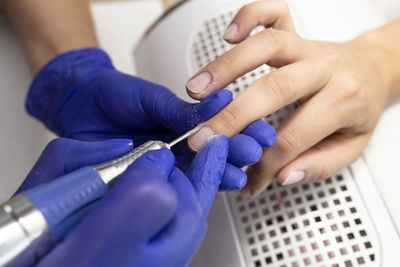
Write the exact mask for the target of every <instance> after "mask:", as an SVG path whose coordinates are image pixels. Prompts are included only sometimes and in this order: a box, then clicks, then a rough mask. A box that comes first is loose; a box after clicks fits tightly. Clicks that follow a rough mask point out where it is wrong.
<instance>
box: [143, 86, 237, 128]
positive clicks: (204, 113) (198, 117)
mask: <svg viewBox="0 0 400 267" xmlns="http://www.w3.org/2000/svg"><path fill="white" fill-rule="evenodd" d="M165 90H167V89H165ZM168 92H169V91H168ZM169 93H170V92H169ZM171 94H172V93H171ZM164 95H165V94H164ZM232 98H233V96H232V93H231V92H230V91H228V90H221V91H219V92H215V93H213V94H210V95H209V96H207V97H206V98H204V99H203V100H202V101H201V102H200V103H198V104H189V103H187V102H185V101H183V100H182V99H180V98H178V97H177V96H175V95H171V96H169V99H168V98H166V97H165V96H163V95H162V94H159V95H157V96H154V97H153V98H152V99H151V100H150V101H152V103H147V104H146V105H145V106H147V107H151V108H150V109H149V108H148V109H147V110H146V114H148V116H149V117H150V118H152V120H154V119H155V118H157V120H158V121H159V122H161V124H162V125H163V126H164V127H166V128H167V129H170V130H172V131H174V132H176V133H179V134H180V133H184V132H186V131H189V130H191V129H193V128H194V127H196V126H197V125H198V124H199V123H202V122H204V121H206V120H208V119H209V118H211V117H212V116H214V115H215V114H216V113H218V112H219V111H220V110H221V109H223V108H224V107H225V106H226V105H228V104H229V103H230V102H231V101H232ZM166 99H167V100H166Z"/></svg>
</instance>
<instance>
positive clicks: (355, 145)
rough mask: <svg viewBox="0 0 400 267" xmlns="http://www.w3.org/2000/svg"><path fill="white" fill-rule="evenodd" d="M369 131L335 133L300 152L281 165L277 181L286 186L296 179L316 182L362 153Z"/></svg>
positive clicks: (297, 180)
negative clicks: (284, 164)
mask: <svg viewBox="0 0 400 267" xmlns="http://www.w3.org/2000/svg"><path fill="white" fill-rule="evenodd" d="M370 137H371V134H359V135H346V134H341V133H339V134H335V135H332V136H330V137H328V138H327V139H325V140H324V141H322V142H321V143H320V144H318V145H317V146H316V147H314V148H311V149H310V150H308V151H306V152H304V153H303V154H301V155H300V156H298V157H297V158H296V159H295V160H293V161H292V162H290V163H289V164H288V165H286V166H285V167H283V168H282V169H281V170H280V171H279V173H278V182H279V183H280V184H282V185H290V184H294V183H297V182H300V181H303V180H305V181H317V180H322V179H325V178H328V177H329V176H330V175H332V174H333V173H335V172H337V171H339V170H340V169H342V168H344V167H345V166H347V165H349V164H351V163H352V162H354V161H355V160H356V159H357V158H358V157H359V156H360V155H361V153H362V151H363V150H364V148H365V146H366V145H367V143H368V140H369V138H370Z"/></svg>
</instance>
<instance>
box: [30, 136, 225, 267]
mask: <svg viewBox="0 0 400 267" xmlns="http://www.w3.org/2000/svg"><path fill="white" fill-rule="evenodd" d="M228 144H229V140H228V138H227V137H225V136H216V137H214V138H212V139H211V140H210V141H209V142H208V143H207V144H206V145H205V146H204V147H203V148H202V149H201V150H200V151H199V153H198V154H197V155H196V157H195V159H194V160H193V163H192V164H191V166H190V168H189V170H188V172H187V177H186V176H185V175H184V174H183V173H182V172H181V171H180V170H179V169H177V168H174V167H173V165H174V157H173V155H172V153H171V152H170V151H169V150H168V149H162V150H158V151H151V152H149V153H147V154H146V155H144V156H142V157H141V158H140V159H138V160H137V161H136V162H134V163H133V164H132V165H131V166H130V167H129V168H128V170H127V171H126V172H125V173H124V174H123V175H121V177H120V179H119V180H118V182H117V183H116V185H115V187H114V188H112V189H111V191H110V192H109V193H108V194H107V195H106V197H105V198H104V199H102V200H100V201H99V203H98V204H97V206H95V207H94V209H93V210H92V211H91V212H90V213H89V214H88V215H87V217H85V218H84V219H83V220H82V222H81V223H80V224H79V225H77V226H76V227H75V228H74V229H73V230H72V231H71V232H70V233H69V234H68V235H67V236H66V238H65V239H64V240H63V241H62V242H61V243H59V244H58V245H57V246H56V247H55V248H54V249H53V250H52V251H51V252H50V253H49V254H48V255H47V256H46V257H45V258H44V259H43V260H41V261H40V262H39V263H38V266H60V267H62V266H155V267H157V266H167V267H168V266H185V265H186V264H188V262H189V261H190V259H191V257H192V256H193V255H194V253H195V252H196V251H197V249H198V247H199V245H200V243H201V241H202V239H203V237H204V234H205V231H206V217H207V214H208V212H209V210H210V207H211V204H212V201H213V199H214V197H215V194H216V193H217V191H218V188H219V186H220V184H221V182H222V177H223V174H224V170H225V167H226V160H227V157H228V150H229V149H228ZM129 147H130V145H129V142H127V141H125V140H114V141H106V142H99V143H96V144H94V147H92V146H91V144H86V143H83V142H78V141H72V140H68V139H58V140H56V141H53V142H52V143H51V144H50V145H49V146H48V148H47V149H46V150H45V152H44V153H43V154H42V156H41V158H40V159H39V161H38V163H37V164H36V165H35V167H34V169H33V170H32V173H31V174H30V175H29V176H28V180H29V177H30V178H33V179H34V178H35V176H37V175H40V176H42V177H44V180H43V181H42V182H43V183H44V182H48V181H50V180H52V179H51V176H50V174H51V175H53V174H54V175H61V174H64V173H65V172H66V171H65V170H68V171H73V170H75V169H77V168H79V167H81V166H82V165H84V164H95V163H99V162H96V161H103V160H107V159H108V158H105V157H104V154H106V153H104V152H105V150H107V151H110V153H111V154H115V155H113V156H117V155H118V154H119V153H125V152H126V151H128V150H129ZM63 148H66V149H65V151H66V154H65V155H64V158H63V160H62V161H61V163H60V164H58V162H59V159H60V158H61V156H62V154H61V153H60V151H61V150H63ZM54 151H56V152H54ZM75 153H77V154H75ZM74 154H75V155H77V156H79V157H80V158H79V161H77V160H75V158H74V157H72V156H73V155H74ZM53 156H58V157H55V158H54V157H53ZM109 156H110V157H111V155H109ZM53 162H54V163H57V164H56V165H53ZM46 170H49V171H50V173H46ZM54 177H56V176H53V178H54ZM167 181H168V182H169V184H167ZM171 186H172V188H173V189H174V190H171ZM25 187H26V189H27V188H28V187H29V185H27V183H26V186H25ZM176 197H177V198H176ZM176 201H178V202H176ZM176 205H177V206H176ZM174 212H175V214H174ZM173 215H174V216H173ZM172 217H173V218H172Z"/></svg>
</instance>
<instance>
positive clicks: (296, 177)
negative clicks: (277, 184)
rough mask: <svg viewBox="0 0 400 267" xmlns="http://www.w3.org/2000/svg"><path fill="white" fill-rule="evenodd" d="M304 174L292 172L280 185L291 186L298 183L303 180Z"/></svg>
mask: <svg viewBox="0 0 400 267" xmlns="http://www.w3.org/2000/svg"><path fill="white" fill-rule="evenodd" d="M305 175H306V173H305V172H304V171H293V172H291V173H289V175H288V177H287V178H286V179H285V181H284V182H283V183H282V185H291V184H295V183H298V182H300V181H302V180H303V179H304V176H305Z"/></svg>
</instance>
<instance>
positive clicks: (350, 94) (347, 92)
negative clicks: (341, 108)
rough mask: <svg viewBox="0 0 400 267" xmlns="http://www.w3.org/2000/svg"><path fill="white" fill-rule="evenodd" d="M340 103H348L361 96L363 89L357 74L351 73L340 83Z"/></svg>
mask: <svg viewBox="0 0 400 267" xmlns="http://www.w3.org/2000/svg"><path fill="white" fill-rule="evenodd" d="M339 87H340V88H338V90H339V92H340V97H339V100H340V101H348V100H351V99H354V98H357V97H359V96H360V93H361V88H360V83H359V79H358V78H357V77H356V74H355V73H349V74H347V75H345V76H343V78H342V79H341V81H340V82H339Z"/></svg>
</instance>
